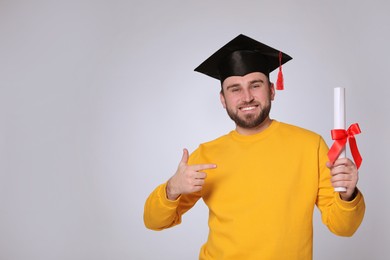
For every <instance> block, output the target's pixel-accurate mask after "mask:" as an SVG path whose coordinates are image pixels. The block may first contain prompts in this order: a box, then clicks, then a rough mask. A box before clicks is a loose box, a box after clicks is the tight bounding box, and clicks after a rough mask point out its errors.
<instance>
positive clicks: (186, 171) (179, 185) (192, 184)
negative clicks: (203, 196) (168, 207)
mask: <svg viewBox="0 0 390 260" xmlns="http://www.w3.org/2000/svg"><path fill="white" fill-rule="evenodd" d="M188 157H189V154H188V150H187V149H183V156H182V158H181V161H180V163H179V167H178V168H177V171H176V173H175V174H174V175H173V176H172V177H171V178H170V179H169V180H168V183H167V198H168V199H169V200H176V199H177V198H178V197H179V196H180V195H181V194H188V193H193V192H197V191H200V190H201V189H202V187H203V184H204V181H205V179H206V177H207V174H206V173H205V172H203V171H204V170H208V169H214V168H216V167H217V165H215V164H196V165H188Z"/></svg>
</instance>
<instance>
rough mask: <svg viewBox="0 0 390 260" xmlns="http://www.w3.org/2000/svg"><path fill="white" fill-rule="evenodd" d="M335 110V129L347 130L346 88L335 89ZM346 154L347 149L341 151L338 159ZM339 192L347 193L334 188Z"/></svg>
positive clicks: (344, 189)
mask: <svg viewBox="0 0 390 260" xmlns="http://www.w3.org/2000/svg"><path fill="white" fill-rule="evenodd" d="M333 94H334V103H333V104H334V109H333V115H334V116H333V118H334V122H333V126H334V127H333V129H345V127H346V122H345V121H346V120H345V88H335V89H334V92H333ZM345 157H346V152H345V147H344V148H343V150H342V151H341V153H340V155H339V157H338V158H345ZM334 190H335V191H337V192H344V191H347V189H346V188H345V187H336V188H334Z"/></svg>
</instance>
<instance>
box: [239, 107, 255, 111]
mask: <svg viewBox="0 0 390 260" xmlns="http://www.w3.org/2000/svg"><path fill="white" fill-rule="evenodd" d="M256 108H257V106H250V107H241V108H240V110H241V111H251V110H255V109H256Z"/></svg>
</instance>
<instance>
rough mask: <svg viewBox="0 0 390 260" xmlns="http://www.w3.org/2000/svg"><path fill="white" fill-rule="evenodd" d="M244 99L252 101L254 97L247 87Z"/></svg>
mask: <svg viewBox="0 0 390 260" xmlns="http://www.w3.org/2000/svg"><path fill="white" fill-rule="evenodd" d="M243 99H244V101H245V102H247V103H250V102H252V101H253V99H254V97H253V94H252V91H251V90H250V89H245V90H244V91H243Z"/></svg>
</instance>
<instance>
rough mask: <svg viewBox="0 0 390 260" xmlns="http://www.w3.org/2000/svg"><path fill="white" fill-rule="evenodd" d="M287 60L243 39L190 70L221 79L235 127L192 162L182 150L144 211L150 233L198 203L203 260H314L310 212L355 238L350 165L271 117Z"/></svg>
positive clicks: (357, 205)
mask: <svg viewBox="0 0 390 260" xmlns="http://www.w3.org/2000/svg"><path fill="white" fill-rule="evenodd" d="M289 60H291V57H290V56H288V55H287V54H284V53H282V52H280V51H277V50H275V49H273V48H271V47H269V46H266V45H264V44H262V43H260V42H257V41H255V40H253V39H251V38H249V37H247V36H244V35H239V36H237V37H236V38H235V39H233V40H232V41H230V42H229V43H227V44H226V45H225V46H223V47H222V48H221V49H220V50H218V51H217V52H216V53H214V54H213V55H212V56H211V57H210V58H208V59H207V60H206V61H205V62H203V63H202V64H201V65H200V66H199V67H198V68H196V69H195V70H196V71H199V72H201V73H204V74H206V75H209V76H211V77H214V78H217V79H219V80H220V81H221V93H220V100H221V103H222V105H223V107H224V108H225V109H226V111H227V113H228V115H229V116H230V118H231V119H232V120H233V121H234V122H235V124H236V129H235V130H234V131H231V132H230V133H228V134H227V135H224V136H221V137H219V138H217V139H215V140H213V141H211V142H207V143H204V144H201V145H200V146H199V147H198V149H196V150H195V151H194V152H193V153H192V154H191V156H189V153H188V151H187V150H186V149H184V151H183V157H182V159H181V161H180V163H179V166H178V169H177V171H176V173H175V174H174V175H173V176H172V177H171V178H170V179H169V180H168V181H167V182H166V183H164V184H161V185H160V186H158V187H157V188H156V189H155V190H154V191H153V192H152V193H151V194H150V196H149V198H148V199H147V201H146V203H145V212H144V222H145V225H146V227H148V228H150V229H153V230H162V229H165V228H169V227H172V226H175V225H177V224H179V223H180V222H181V216H182V215H183V214H184V213H185V212H187V211H188V210H189V209H190V208H191V207H192V206H194V204H195V203H196V202H197V201H198V200H199V199H200V198H202V199H203V200H204V202H205V203H206V205H207V206H208V208H209V236H208V239H207V242H206V243H205V244H204V245H203V246H202V248H201V250H200V255H199V258H200V259H234V260H237V259H283V260H286V259H288V260H292V259H296V260H305V259H312V243H313V230H312V218H313V210H314V206H315V205H316V206H317V207H318V208H319V209H320V211H321V214H322V221H323V223H324V224H325V225H326V226H327V227H328V228H329V230H330V231H332V232H333V233H335V234H337V235H340V236H351V235H353V233H354V232H355V231H356V230H357V228H358V227H359V225H360V223H361V221H362V219H363V215H364V212H365V204H364V199H363V196H362V194H361V193H360V191H359V190H358V189H357V187H356V184H357V181H358V171H357V168H356V166H355V164H354V163H353V162H352V161H351V160H349V159H346V158H343V159H338V160H336V161H335V162H334V163H333V164H331V163H330V162H328V158H327V152H328V147H327V146H326V144H325V142H324V140H323V139H322V138H321V136H319V135H317V134H315V133H313V132H311V131H308V130H305V129H302V128H299V127H296V126H292V125H288V124H285V123H282V122H278V121H276V120H272V119H270V117H269V112H270V109H271V102H272V101H273V100H274V96H275V88H274V85H273V84H272V83H271V82H270V80H269V73H270V72H271V71H273V70H274V69H276V68H278V67H279V71H280V72H281V66H282V64H283V63H285V62H287V61H289ZM279 76H280V77H281V76H282V75H279ZM279 81H280V78H279ZM334 187H346V192H341V193H337V192H335V191H334Z"/></svg>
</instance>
